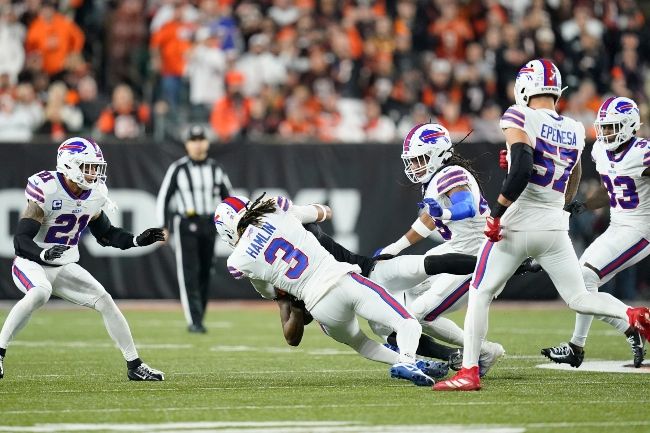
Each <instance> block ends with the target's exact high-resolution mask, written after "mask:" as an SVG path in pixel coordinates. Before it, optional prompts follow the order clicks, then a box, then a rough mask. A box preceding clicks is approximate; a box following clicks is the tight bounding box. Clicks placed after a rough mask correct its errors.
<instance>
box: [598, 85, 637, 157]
mask: <svg viewBox="0 0 650 433" xmlns="http://www.w3.org/2000/svg"><path fill="white" fill-rule="evenodd" d="M594 126H595V127H596V139H597V140H599V141H600V142H601V143H602V144H603V146H604V147H605V149H607V150H614V149H616V148H618V147H619V146H620V145H621V144H624V143H627V142H628V141H629V140H630V139H631V138H632V137H633V136H634V135H635V134H636V132H637V131H638V130H639V128H641V117H640V116H639V107H637V105H636V103H635V102H634V101H633V100H631V99H630V98H624V97H622V96H612V97H611V98H607V100H605V102H603V105H601V106H600V108H599V109H598V116H597V117H596V120H595V121H594Z"/></svg>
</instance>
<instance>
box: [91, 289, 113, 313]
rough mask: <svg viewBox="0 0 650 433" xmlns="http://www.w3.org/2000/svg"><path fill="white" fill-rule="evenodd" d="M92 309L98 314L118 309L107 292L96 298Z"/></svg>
mask: <svg viewBox="0 0 650 433" xmlns="http://www.w3.org/2000/svg"><path fill="white" fill-rule="evenodd" d="M93 308H94V309H95V310H97V311H99V312H103V311H108V310H117V309H118V308H117V304H116V303H115V301H114V300H113V297H112V296H111V295H110V294H109V293H108V292H104V294H103V295H101V296H100V297H99V298H97V301H95V305H93Z"/></svg>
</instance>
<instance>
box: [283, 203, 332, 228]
mask: <svg viewBox="0 0 650 433" xmlns="http://www.w3.org/2000/svg"><path fill="white" fill-rule="evenodd" d="M289 213H291V215H293V216H295V217H296V218H297V219H298V221H300V222H301V223H303V224H309V223H320V222H323V221H325V220H329V219H332V209H330V207H329V206H325V205H324V204H318V203H314V204H308V205H305V206H299V205H295V204H292V205H291V207H290V208H289Z"/></svg>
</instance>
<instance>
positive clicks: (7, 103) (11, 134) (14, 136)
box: [0, 94, 33, 142]
mask: <svg viewBox="0 0 650 433" xmlns="http://www.w3.org/2000/svg"><path fill="white" fill-rule="evenodd" d="M32 126H33V125H32V118H31V116H30V115H29V113H27V112H25V111H19V110H16V104H15V102H14V100H13V98H12V97H11V95H9V94H2V95H0V141H12V142H25V141H29V140H31V138H32Z"/></svg>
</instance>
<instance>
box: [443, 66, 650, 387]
mask: <svg viewBox="0 0 650 433" xmlns="http://www.w3.org/2000/svg"><path fill="white" fill-rule="evenodd" d="M561 94H562V84H561V77H560V71H559V70H558V69H557V67H556V66H555V65H554V64H553V63H552V62H550V61H549V60H545V59H541V60H533V61H530V62H528V63H527V64H526V65H524V67H522V68H521V69H520V70H519V73H518V74H517V78H516V80H515V100H516V101H517V105H514V106H512V107H510V108H508V110H507V111H506V112H505V113H504V115H503V116H502V117H501V123H500V125H501V128H502V129H503V130H504V135H505V137H506V143H507V146H508V157H509V163H510V164H509V167H510V169H509V172H508V175H507V177H506V180H505V181H504V183H503V185H502V187H501V194H500V195H499V197H498V199H497V202H496V204H495V206H494V207H493V208H492V211H491V214H490V217H488V219H487V223H486V230H485V234H486V236H487V239H486V240H485V242H484V243H483V246H482V247H481V251H480V253H479V255H478V256H479V260H478V263H477V265H476V269H475V271H474V275H473V277H472V283H471V289H470V294H469V305H468V308H467V314H466V316H465V344H464V345H463V368H462V369H461V370H460V371H459V372H458V373H457V374H456V376H454V377H453V378H451V379H449V380H445V381H442V382H439V383H437V384H436V385H435V386H434V389H435V390H440V391H452V390H462V391H474V390H479V389H480V388H481V381H480V379H479V374H478V373H479V372H478V361H479V354H480V348H481V343H482V341H483V340H484V339H485V336H486V334H487V325H488V311H489V308H490V303H491V302H492V299H493V298H494V297H495V296H496V295H497V294H498V293H499V292H500V291H501V290H502V289H503V286H504V284H505V282H506V281H507V279H508V278H510V276H511V275H512V274H513V272H514V270H515V268H516V267H517V266H518V265H519V263H520V262H521V260H522V259H523V258H525V257H528V256H531V257H533V258H534V259H536V260H537V261H538V262H539V264H540V265H542V267H543V268H544V270H545V271H546V272H547V273H548V274H549V276H550V278H551V280H552V281H553V284H554V285H555V287H556V288H557V290H558V292H559V293H560V296H561V297H562V299H564V301H565V302H566V303H567V304H568V305H569V307H570V308H571V309H573V310H575V311H578V312H581V313H584V314H593V315H603V316H609V317H615V318H619V319H623V320H625V319H627V320H628V321H629V323H630V325H631V326H634V327H637V328H639V329H641V332H643V333H647V334H650V311H649V310H648V309H647V308H645V307H641V308H631V307H629V306H627V305H625V304H624V303H622V302H621V301H619V300H618V299H616V298H614V297H613V296H611V295H609V294H606V293H598V292H589V291H587V289H586V288H585V283H584V280H583V277H582V272H581V271H580V264H579V262H578V258H577V257H576V254H575V251H574V250H573V245H572V244H571V239H570V238H569V234H568V228H569V227H568V226H569V214H568V213H567V212H565V211H564V209H563V208H564V205H565V204H566V203H568V202H570V201H571V200H572V199H573V197H574V196H575V192H576V190H577V186H578V182H579V179H580V174H581V170H580V169H579V167H580V163H579V161H580V154H581V152H582V149H583V148H584V141H585V131H584V126H582V124H581V123H579V122H576V121H575V120H573V119H570V118H568V117H565V116H560V115H558V114H557V113H556V111H555V104H556V103H557V100H558V99H559V98H560V96H561ZM501 217H503V223H502V222H501Z"/></svg>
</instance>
